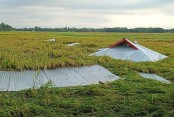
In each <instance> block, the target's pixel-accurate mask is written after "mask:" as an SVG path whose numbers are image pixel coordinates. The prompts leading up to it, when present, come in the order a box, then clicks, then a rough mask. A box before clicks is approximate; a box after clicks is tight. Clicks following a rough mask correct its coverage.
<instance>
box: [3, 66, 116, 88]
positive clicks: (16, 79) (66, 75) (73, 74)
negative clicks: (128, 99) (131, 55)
mask: <svg viewBox="0 0 174 117" xmlns="http://www.w3.org/2000/svg"><path fill="white" fill-rule="evenodd" d="M118 78H119V77H118V76H116V75H114V74H112V73H111V72H109V71H108V70H107V69H105V68H103V67H102V66H99V65H92V66H85V67H73V68H69V67H67V68H59V69H54V70H40V71H31V70H27V71H22V72H19V71H0V91H20V90H25V89H29V88H33V87H34V88H39V87H41V86H42V85H44V84H46V83H47V82H49V81H52V83H53V86H54V87H67V86H79V85H90V84H98V83H99V81H101V82H106V81H114V80H117V79H118Z"/></svg>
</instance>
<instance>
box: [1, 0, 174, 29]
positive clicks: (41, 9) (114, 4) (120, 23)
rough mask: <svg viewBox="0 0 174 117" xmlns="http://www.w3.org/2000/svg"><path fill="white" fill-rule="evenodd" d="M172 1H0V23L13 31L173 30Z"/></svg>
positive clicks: (173, 14) (173, 13) (173, 2)
mask: <svg viewBox="0 0 174 117" xmlns="http://www.w3.org/2000/svg"><path fill="white" fill-rule="evenodd" d="M173 6H174V1H173V0H166V1H163V0H154V1H150V0H131V1H130V0H125V1H119V0H108V1H104V0H100V1H99V0H93V1H92V0H88V1H87V0H85V1H81V0H73V2H72V1H70V0H50V1H47V0H37V1H34V0H30V1H27V0H25V1H24V0H15V1H13V0H0V22H4V23H6V24H9V25H11V26H12V27H15V28H25V27H26V28H33V27H35V26H38V27H42V28H57V27H61V28H62V27H75V28H84V27H85V28H107V27H127V28H128V29H132V28H150V27H151V28H157V27H159V28H163V29H172V28H174V11H173V10H172V8H173Z"/></svg>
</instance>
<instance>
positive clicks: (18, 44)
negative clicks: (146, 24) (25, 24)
mask: <svg viewBox="0 0 174 117" xmlns="http://www.w3.org/2000/svg"><path fill="white" fill-rule="evenodd" d="M123 37H126V38H128V39H130V40H131V41H134V40H137V41H138V42H139V43H140V44H141V45H143V46H146V47H148V48H150V49H152V50H155V51H157V52H160V53H162V54H166V55H167V56H168V58H166V59H164V60H162V61H158V62H140V63H133V62H130V61H123V60H114V59H111V58H110V57H93V56H88V55H89V54H91V53H93V52H95V51H97V49H98V48H103V47H108V45H111V44H113V43H114V42H116V41H118V40H120V39H122V38H123ZM173 37H174V34H171V33H162V34H155V33H154V34H149V33H148V34H146V33H74V32H67V33H56V32H0V70H26V69H44V68H45V69H48V68H57V67H64V66H84V65H92V64H100V65H102V66H103V67H105V68H107V69H108V70H109V71H111V72H112V73H114V74H116V75H119V76H120V77H121V79H120V80H118V81H115V82H112V83H106V84H99V85H91V86H83V87H67V88H48V87H50V84H46V85H45V86H43V87H41V88H40V89H38V90H36V89H29V90H26V91H20V92H1V93H0V105H1V108H0V116H4V117H6V116H9V117H10V116H11V117H25V116H40V117H43V116H45V117H49V116H50V117H54V116H55V117H56V116H80V117H81V116H102V117H106V116H109V117H115V116H118V117H126V116H129V117H131V116H132V117H135V116H147V117H149V116H153V117H159V116H165V117H172V116H174V111H173V106H174V100H173V99H174V85H173V83H172V84H169V85H167V84H163V83H160V82H158V81H153V80H148V79H143V78H142V77H140V76H139V75H138V72H146V73H156V74H159V75H160V76H163V77H165V78H166V79H168V80H170V81H172V82H173V81H174V72H173V71H174V59H173V58H174V51H173V50H174V46H173V45H174V38H173ZM49 38H56V42H55V43H50V42H45V41H44V40H46V39H49ZM72 42H79V43H80V44H79V45H77V46H75V47H68V46H66V44H68V43H72Z"/></svg>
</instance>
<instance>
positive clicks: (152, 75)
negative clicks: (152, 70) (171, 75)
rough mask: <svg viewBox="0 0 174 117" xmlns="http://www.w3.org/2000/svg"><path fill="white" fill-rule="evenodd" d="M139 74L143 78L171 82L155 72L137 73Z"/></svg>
mask: <svg viewBox="0 0 174 117" xmlns="http://www.w3.org/2000/svg"><path fill="white" fill-rule="evenodd" d="M139 74H140V76H142V77H144V78H150V79H154V80H158V81H160V82H163V83H167V84H169V83H171V82H170V81H169V80H166V79H164V78H162V77H160V76H158V75H156V74H147V73H139Z"/></svg>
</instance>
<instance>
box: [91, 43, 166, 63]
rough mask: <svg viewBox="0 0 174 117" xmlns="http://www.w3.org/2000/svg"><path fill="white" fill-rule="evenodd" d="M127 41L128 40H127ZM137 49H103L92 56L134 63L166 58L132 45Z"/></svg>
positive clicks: (122, 47)
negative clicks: (108, 57)
mask: <svg viewBox="0 0 174 117" xmlns="http://www.w3.org/2000/svg"><path fill="white" fill-rule="evenodd" d="M127 41H129V40H127ZM129 43H131V44H132V45H134V46H135V47H136V48H138V49H134V48H132V47H129V46H116V47H113V48H105V49H102V50H100V51H98V52H96V53H94V54H91V55H94V56H110V57H112V58H114V59H122V60H130V61H134V62H140V61H158V60H161V59H164V58H166V57H167V56H165V55H163V54H160V53H158V52H155V51H153V50H150V49H148V48H145V47H143V46H141V45H139V44H137V43H132V42H130V41H129Z"/></svg>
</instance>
